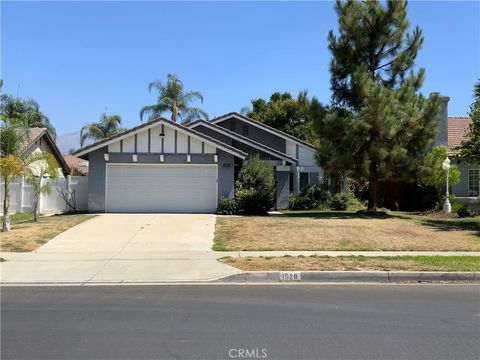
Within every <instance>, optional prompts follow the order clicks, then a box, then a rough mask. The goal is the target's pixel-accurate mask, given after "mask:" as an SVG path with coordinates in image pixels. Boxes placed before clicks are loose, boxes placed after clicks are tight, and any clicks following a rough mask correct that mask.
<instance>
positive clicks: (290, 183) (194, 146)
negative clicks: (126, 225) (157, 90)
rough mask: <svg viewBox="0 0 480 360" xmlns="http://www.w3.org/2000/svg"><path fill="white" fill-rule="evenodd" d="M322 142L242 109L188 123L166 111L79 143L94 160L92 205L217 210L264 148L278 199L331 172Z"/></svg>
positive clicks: (279, 203)
mask: <svg viewBox="0 0 480 360" xmlns="http://www.w3.org/2000/svg"><path fill="white" fill-rule="evenodd" d="M315 152H316V150H315V148H314V147H313V146H312V145H309V144H307V143H305V142H303V141H301V140H299V139H297V138H295V137H293V136H291V135H288V134H286V133H284V132H282V131H279V130H277V129H274V128H271V127H269V126H266V125H265V124H262V123H260V122H257V121H255V120H253V119H250V118H247V117H245V116H242V115H240V114H238V113H229V114H226V115H223V116H220V117H218V118H215V119H213V120H211V121H203V120H200V121H196V122H194V123H192V124H189V125H187V126H184V125H180V124H177V123H175V122H172V121H170V120H167V119H164V118H156V119H155V120H152V121H149V122H147V123H144V124H141V125H139V126H136V127H134V128H132V129H129V130H127V131H125V132H122V133H119V134H116V135H114V136H111V137H109V138H106V139H103V140H101V141H98V142H96V143H94V144H90V145H88V146H85V147H84V148H82V149H79V150H77V151H76V152H75V153H74V154H73V155H75V156H78V157H80V158H82V159H85V160H88V161H89V187H88V210H89V211H91V212H214V211H215V209H216V206H217V203H218V200H219V199H220V198H221V197H227V198H232V197H233V196H234V194H235V181H236V178H237V175H238V172H239V171H240V168H241V167H242V165H243V164H244V162H245V161H248V157H249V156H250V155H253V154H258V155H259V156H260V157H261V158H262V159H264V160H267V161H269V162H270V163H271V164H272V165H273V166H274V169H275V174H276V190H277V191H276V207H277V208H286V207H288V195H289V194H290V193H291V192H298V191H299V190H300V188H301V187H303V186H305V185H307V184H311V183H316V182H318V181H319V180H320V178H321V177H323V176H324V173H323V170H322V169H321V168H320V167H318V166H317V164H316V162H315Z"/></svg>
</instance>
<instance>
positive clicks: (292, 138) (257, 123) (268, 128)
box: [210, 112, 317, 150]
mask: <svg viewBox="0 0 480 360" xmlns="http://www.w3.org/2000/svg"><path fill="white" fill-rule="evenodd" d="M232 117H233V118H236V119H238V120H241V121H243V122H246V123H247V124H250V125H253V126H256V127H258V128H260V129H263V130H265V131H267V132H269V133H272V134H274V135H277V136H279V137H281V138H283V139H286V140H290V141H293V142H294V143H296V144H298V145H302V146H306V147H308V148H310V149H313V150H317V149H316V148H315V146H313V145H312V144H309V143H306V142H305V141H302V140H300V139H299V138H296V137H295V136H292V135H290V134H287V133H285V132H283V131H280V130H278V129H275V128H274V127H271V126H268V125H265V124H264V123H262V122H260V121H257V120H255V119H251V118H249V117H246V116H244V115H242V114H239V113H237V112H230V113H228V114H225V115H222V116H219V117H216V118H214V119H212V120H210V122H211V123H213V124H217V123H219V122H221V121H224V120H227V119H229V118H232Z"/></svg>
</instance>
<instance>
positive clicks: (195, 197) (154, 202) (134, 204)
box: [106, 164, 218, 212]
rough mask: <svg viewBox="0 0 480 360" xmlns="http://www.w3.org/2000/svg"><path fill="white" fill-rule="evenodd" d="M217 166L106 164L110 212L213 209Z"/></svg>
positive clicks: (209, 210) (107, 208) (215, 201)
mask: <svg viewBox="0 0 480 360" xmlns="http://www.w3.org/2000/svg"><path fill="white" fill-rule="evenodd" d="M217 174H218V169H217V166H216V165H215V166H203V165H184V166H178V165H158V166H146V165H133V166H132V165H113V164H110V165H109V166H108V167H107V189H106V194H107V198H106V211H108V212H214V211H215V208H216V205H217Z"/></svg>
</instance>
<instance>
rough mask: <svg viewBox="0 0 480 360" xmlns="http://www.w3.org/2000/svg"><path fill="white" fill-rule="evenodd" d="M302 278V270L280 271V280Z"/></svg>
mask: <svg viewBox="0 0 480 360" xmlns="http://www.w3.org/2000/svg"><path fill="white" fill-rule="evenodd" d="M299 280H302V275H301V273H300V271H280V281H299Z"/></svg>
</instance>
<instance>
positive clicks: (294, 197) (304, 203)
mask: <svg viewBox="0 0 480 360" xmlns="http://www.w3.org/2000/svg"><path fill="white" fill-rule="evenodd" d="M311 205H312V204H311V202H310V200H309V199H307V198H306V197H305V196H302V195H300V194H290V195H289V196H288V208H289V209H290V210H310V209H313V208H312V206H311Z"/></svg>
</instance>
